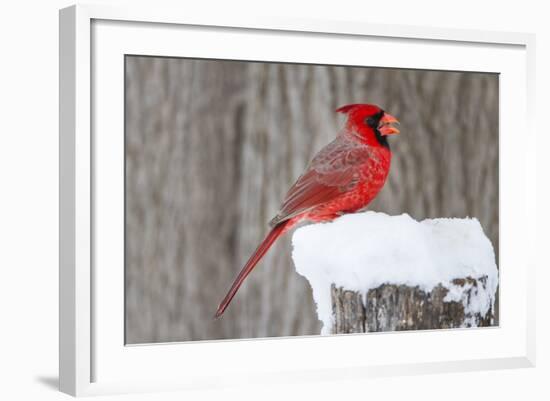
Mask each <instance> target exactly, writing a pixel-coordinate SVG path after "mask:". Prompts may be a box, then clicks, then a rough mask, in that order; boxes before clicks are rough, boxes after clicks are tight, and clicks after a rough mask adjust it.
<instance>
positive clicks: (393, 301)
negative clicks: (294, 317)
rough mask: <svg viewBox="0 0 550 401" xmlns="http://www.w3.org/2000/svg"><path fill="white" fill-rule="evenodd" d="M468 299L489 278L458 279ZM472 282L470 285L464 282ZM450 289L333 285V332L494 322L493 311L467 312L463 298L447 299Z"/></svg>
mask: <svg viewBox="0 0 550 401" xmlns="http://www.w3.org/2000/svg"><path fill="white" fill-rule="evenodd" d="M453 284H455V285H458V286H460V287H462V288H464V295H465V298H466V299H470V295H471V292H472V291H473V290H474V289H475V288H476V287H477V286H485V284H486V280H484V279H480V280H476V279H473V278H470V277H468V278H465V279H456V280H453ZM465 284H469V285H465ZM448 291H449V290H448V289H447V288H445V287H443V286H442V285H441V284H440V285H438V286H436V287H435V288H433V289H432V291H430V292H425V291H422V290H420V289H419V288H418V287H409V286H406V285H393V284H384V285H381V286H380V287H377V288H373V289H371V290H369V291H368V292H367V295H366V301H365V300H364V297H363V293H361V292H356V291H350V290H346V289H344V288H342V287H338V288H337V287H336V286H335V285H332V288H331V294H332V311H333V317H334V325H333V327H332V330H331V332H332V333H333V334H344V333H365V332H372V331H401V330H430V329H450V328H457V327H485V326H491V325H493V324H494V316H493V311H492V310H491V309H489V311H488V312H487V314H485V315H483V316H482V315H481V314H479V313H476V314H469V313H465V308H464V305H463V303H462V302H456V301H445V297H446V295H447V293H448Z"/></svg>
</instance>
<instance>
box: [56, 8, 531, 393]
mask: <svg viewBox="0 0 550 401" xmlns="http://www.w3.org/2000/svg"><path fill="white" fill-rule="evenodd" d="M220 35H222V36H223V38H224V40H223V41H220V40H219V39H220ZM259 38H260V39H261V41H262V44H261V46H259V45H258V39H259ZM185 39H193V40H185ZM534 41H535V39H534V35H531V34H522V33H505V32H484V31H471V30H457V29H436V28H427V27H413V26H397V25H376V24H370V23H360V22H349V21H317V20H292V19H277V18H258V17H255V16H242V17H240V18H239V19H236V18H224V17H219V16H218V17H216V16H213V15H189V14H187V13H186V12H185V11H183V10H179V11H178V10H171V11H167V10H161V9H155V8H154V7H151V8H138V7H131V8H111V7H108V6H91V5H86V6H83V5H78V6H72V7H69V8H66V9H63V10H61V11H60V267H59V269H60V327H59V329H60V362H59V365H60V366H59V374H60V381H59V382H60V389H61V391H63V392H66V393H69V394H72V395H93V394H107V393H119V392H124V393H126V392H135V391H157V390H167V389H200V388H209V387H219V386H225V385H229V384H231V385H235V384H237V385H238V384H246V383H247V382H256V383H264V382H271V383H274V382H279V383H280V382H281V381H289V382H292V381H300V380H325V379H328V378H332V379H337V378H342V377H364V376H380V375H384V376H385V375H399V374H404V373H407V374H411V373H429V372H439V371H446V372H449V371H467V370H480V369H501V368H512V367H530V366H534V364H535V328H534V325H535V318H534V316H535V315H534V311H535V308H534V302H535V301H534V300H535V294H534V288H535V283H534V266H535V262H536V261H535V260H534V256H532V255H534V253H533V250H532V247H533V245H532V244H533V243H534V233H535V231H536V230H535V221H536V210H535V205H534V203H535V201H534V199H535V187H536V182H535V178H534V177H535V174H534V171H535V151H536V149H533V147H521V148H514V144H513V143H512V141H510V140H509V139H510V138H511V135H512V133H513V132H514V130H516V129H519V127H521V129H522V130H523V134H522V135H524V137H525V136H527V138H524V139H523V140H524V141H529V140H530V139H529V138H531V139H533V138H534V135H535V132H534V129H533V127H532V126H531V123H530V122H531V121H532V118H530V113H531V112H532V110H534V104H533V102H534V43H535V42H534ZM220 42H222V43H220ZM336 42H338V43H336ZM182 43H184V44H185V43H187V44H189V45H182ZM191 43H200V46H192V45H191ZM227 44H233V46H228V45H227ZM320 46H322V48H323V50H325V51H324V52H319V49H320ZM361 46H372V47H373V48H377V47H378V48H382V47H393V48H394V49H395V50H396V51H395V52H391V53H389V54H388V55H387V57H385V58H384V62H383V63H382V64H379V65H376V66H385V67H407V68H429V69H443V70H445V69H446V70H466V71H490V72H497V73H500V74H501V79H500V85H501V87H500V89H501V92H500V93H501V99H500V110H501V112H500V127H501V130H500V152H501V159H500V160H501V163H500V191H501V196H500V199H501V204H500V215H501V225H500V226H501V232H500V234H501V239H500V243H501V255H500V266H501V270H500V279H501V292H500V294H501V301H500V303H501V304H500V305H501V306H500V310H501V318H500V321H501V324H500V326H499V327H496V328H486V329H465V330H438V331H422V332H408V333H385V334H369V335H347V336H331V337H316V336H312V337H296V338H280V339H270V340H267V339H258V340H250V341H248V340H246V341H242V340H236V341H218V342H196V343H170V344H154V345H146V346H125V345H124V338H123V335H121V333H122V334H123V330H124V329H123V326H124V320H123V319H121V316H122V317H123V313H124V310H123V308H122V305H123V286H122V285H121V283H123V281H121V280H123V274H122V273H123V266H122V265H123V250H122V248H123V247H122V246H121V236H120V228H121V221H122V220H121V219H122V211H123V208H122V202H121V199H122V198H121V197H122V196H123V188H122V187H120V183H121V181H120V180H121V179H122V175H121V170H120V166H121V165H120V163H121V160H122V157H123V153H121V149H122V143H121V141H120V139H121V138H123V136H121V135H123V129H121V122H122V121H123V116H122V115H121V113H120V111H121V110H122V106H123V105H122V103H123V102H122V101H121V100H122V99H123V90H122V91H121V90H120V89H121V85H123V74H122V72H123V61H122V59H123V55H124V54H148V55H159V56H160V55H164V56H166V55H170V56H190V57H213V56H215V58H220V59H224V58H231V59H242V60H247V59H254V60H270V61H299V62H316V63H320V64H323V63H327V64H329V63H332V64H334V63H338V64H343V65H346V64H348V65H369V66H372V64H366V63H367V61H366V60H365V59H364V58H362V57H363V56H362V54H363V53H362V52H350V51H349V49H358V48H359V49H360V48H361ZM327 49H328V50H330V51H326V50H327ZM413 52H414V54H415V55H416V57H408V58H407V57H406V56H407V55H410V54H412V53H413ZM434 54H437V57H432V56H431V55H434ZM418 55H423V56H424V57H420V56H418ZM121 56H122V59H121ZM457 59H460V60H461V61H459V62H458V61H457ZM122 88H123V86H122ZM511 94H513V95H514V97H513V99H512V98H511V97H510V96H511ZM512 112H513V113H512ZM525 127H527V131H526V130H525ZM533 142H534V141H533ZM512 153H513V154H514V158H515V159H514V164H513V165H512V164H511V160H510V158H509V157H508V155H510V154H512ZM518 186H521V188H522V189H523V190H522V191H515V190H514V188H517V187H518ZM106 194H108V195H109V199H110V202H105V198H104V197H105V196H106ZM107 222H108V224H112V226H109V227H107V228H106V224H107ZM122 244H123V243H122ZM510 244H513V246H508V245H510ZM106 267H108V269H106ZM512 297H513V299H512ZM121 302H122V303H121ZM449 344H452V345H453V346H452V347H449ZM347 348H349V349H350V350H357V349H364V350H365V353H366V354H367V355H369V358H357V355H356V351H354V353H351V354H352V356H353V358H348V359H346V358H342V353H341V354H340V355H339V356H340V357H339V358H338V359H337V358H336V355H337V354H336V352H337V350H339V351H340V352H341V351H342V350H345V349H347ZM387 349H392V350H395V351H396V352H394V353H388V352H387V351H386V352H381V351H380V350H387ZM377 350H378V351H377ZM343 354H345V352H343ZM288 355H292V358H289V357H288ZM214 356H216V357H217V360H218V361H222V362H220V363H216V364H213V363H212V357H214ZM228 361H231V363H228ZM248 366H253V368H249V367H248Z"/></svg>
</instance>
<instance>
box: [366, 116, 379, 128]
mask: <svg viewBox="0 0 550 401" xmlns="http://www.w3.org/2000/svg"><path fill="white" fill-rule="evenodd" d="M365 122H366V123H367V125H368V126H369V127H372V128H374V126H375V125H376V120H375V119H374V118H373V117H368V118H367V119H366V120H365Z"/></svg>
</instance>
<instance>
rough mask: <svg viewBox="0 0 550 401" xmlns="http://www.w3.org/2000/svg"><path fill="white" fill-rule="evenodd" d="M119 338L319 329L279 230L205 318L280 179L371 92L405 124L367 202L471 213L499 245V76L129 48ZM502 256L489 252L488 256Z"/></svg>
mask: <svg viewBox="0 0 550 401" xmlns="http://www.w3.org/2000/svg"><path fill="white" fill-rule="evenodd" d="M125 63H126V77H125V79H126V89H125V90H126V105H125V106H126V131H125V142H126V188H125V194H126V197H125V199H126V211H125V213H126V238H125V246H126V259H125V263H126V267H125V268H126V276H125V285H126V288H125V296H126V341H127V342H128V343H144V342H164V341H185V340H211V339H221V338H247V337H267V336H291V335H302V334H318V333H319V331H320V323H319V321H318V320H317V318H316V313H315V306H314V304H313V300H312V296H311V289H310V287H309V285H308V283H307V281H306V280H305V279H304V278H302V277H300V276H299V275H297V274H296V273H295V271H294V268H293V266H292V261H291V258H290V241H289V236H287V237H283V238H281V239H280V240H279V241H278V243H276V244H275V246H274V247H273V248H272V249H271V250H270V252H269V253H268V254H267V256H266V257H265V259H264V260H262V261H261V262H260V264H259V265H258V267H257V269H256V270H255V271H254V272H253V273H252V274H251V275H250V277H249V279H248V280H247V282H245V284H244V285H243V287H242V288H241V290H240V291H239V293H238V294H237V297H236V298H235V300H234V303H233V304H232V305H231V306H230V307H229V309H228V310H227V312H226V314H225V315H224V317H223V318H222V319H220V320H213V319H212V316H213V314H214V312H215V309H216V307H217V305H218V303H219V302H220V300H221V298H222V297H223V295H224V293H225V292H226V291H227V289H228V287H229V285H230V283H231V281H232V280H233V278H234V277H235V275H236V274H237V272H238V271H239V270H240V269H241V267H242V266H243V264H244V262H245V261H246V259H247V258H248V257H249V256H250V254H251V253H252V252H253V250H254V249H255V247H256V246H257V244H258V243H259V242H260V241H261V239H262V238H263V236H264V235H265V234H266V232H267V229H268V221H269V220H270V218H271V217H273V216H274V215H275V213H276V212H277V210H278V207H279V204H280V201H281V200H282V198H283V196H284V194H285V193H286V191H287V189H288V187H289V186H290V185H291V184H292V183H293V182H294V180H296V178H297V177H298V176H299V175H300V173H301V172H302V171H303V169H304V168H305V166H306V165H307V163H308V161H309V160H310V159H311V157H312V156H313V155H314V154H315V153H316V152H317V151H318V150H319V149H320V148H321V147H322V146H324V145H325V144H327V143H328V142H330V141H331V140H332V139H333V138H334V136H335V134H336V132H337V131H338V129H339V128H340V127H341V125H342V123H343V117H342V116H341V115H338V114H336V113H334V110H335V109H336V107H338V106H339V105H343V104H347V103H355V102H370V103H376V104H379V105H381V106H382V107H384V108H385V109H386V110H388V111H389V112H391V113H392V114H393V115H396V116H397V117H398V118H399V120H400V121H401V127H400V128H401V131H402V135H399V136H398V137H396V138H391V139H392V141H391V146H392V150H393V152H394V157H393V161H392V167H391V171H390V176H389V180H388V182H387V183H386V185H385V187H384V189H383V190H382V192H381V193H380V195H379V196H378V198H377V199H376V200H375V201H374V202H373V203H372V204H371V205H370V206H369V208H370V209H371V210H376V211H381V212H386V213H390V214H401V213H408V214H410V215H411V216H412V217H414V218H416V219H423V218H434V217H465V216H472V217H477V218H478V219H479V220H480V222H481V224H482V226H483V228H484V230H485V232H486V234H487V235H488V237H489V238H490V239H491V241H492V243H493V245H494V247H495V251H497V255H498V204H499V199H498V76H497V75H495V74H481V73H460V72H440V71H420V70H397V69H383V68H347V67H337V66H329V67H326V66H313V65H297V64H293V65H290V64H268V63H248V62H231V61H215V60H191V59H175V58H174V59H171V58H155V57H137V56H128V57H126V61H125ZM497 257H498V256H497Z"/></svg>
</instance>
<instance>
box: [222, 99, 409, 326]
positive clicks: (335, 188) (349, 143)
mask: <svg viewBox="0 0 550 401" xmlns="http://www.w3.org/2000/svg"><path fill="white" fill-rule="evenodd" d="M336 111H337V112H339V113H344V114H346V116H347V121H346V124H345V126H344V128H343V129H342V130H341V131H340V133H339V134H338V135H337V137H336V139H334V140H333V141H332V142H331V143H329V144H328V145H326V146H325V147H324V148H323V149H321V150H320V151H319V153H317V155H316V156H315V157H314V158H313V160H312V161H311V162H310V163H309V166H308V167H307V169H306V171H305V172H304V173H303V174H302V175H301V176H300V178H298V180H297V181H296V183H295V184H294V185H293V186H292V187H291V188H290V190H289V191H288V193H287V194H286V197H285V199H284V201H283V203H282V205H281V208H280V211H279V213H277V215H276V216H275V217H274V218H273V219H272V220H271V222H270V226H271V227H272V228H271V231H270V232H269V234H267V236H266V237H265V239H264V240H263V241H262V243H261V244H260V245H259V246H258V248H256V251H255V252H254V253H253V254H252V256H251V257H250V259H248V262H246V264H245V265H244V267H243V268H242V270H241V271H240V273H239V274H238V276H237V278H236V279H235V281H234V282H233V285H232V286H231V289H230V290H229V292H228V293H227V295H226V296H225V298H224V299H223V301H222V302H221V303H220V305H219V306H218V310H217V312H216V315H215V317H216V318H218V317H220V316H221V315H222V314H223V312H224V311H225V309H226V308H227V306H228V305H229V303H230V302H231V300H232V299H233V297H234V296H235V294H236V293H237V291H238V289H239V287H240V286H241V284H242V283H243V281H244V280H245V278H246V277H247V276H248V275H249V274H250V272H251V271H252V269H254V267H255V266H256V264H257V263H258V262H259V261H260V259H261V258H262V257H263V256H264V255H265V253H266V252H267V251H268V249H269V248H270V247H271V245H273V243H274V242H275V240H276V239H277V238H279V237H280V236H281V235H283V234H284V233H286V232H287V231H288V230H290V229H291V228H292V227H294V226H296V225H297V224H298V223H300V222H304V221H308V222H327V221H331V220H333V219H335V218H336V217H338V216H341V215H342V214H345V213H353V212H356V211H357V210H359V209H362V208H364V207H365V206H367V205H368V204H369V203H370V202H371V201H372V200H373V199H374V197H375V196H376V195H377V194H378V192H380V190H381V189H382V187H383V186H384V183H385V181H386V178H387V176H388V173H389V170H390V162H391V155H392V154H391V151H390V146H389V144H388V140H387V137H386V136H387V135H392V134H398V133H399V130H398V129H397V128H395V127H394V126H393V125H392V124H393V123H398V121H397V119H396V118H395V117H393V116H392V115H390V114H388V113H386V112H385V111H384V110H382V109H381V108H380V107H378V106H375V105H371V104H349V105H346V106H342V107H340V108H338V109H336Z"/></svg>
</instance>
